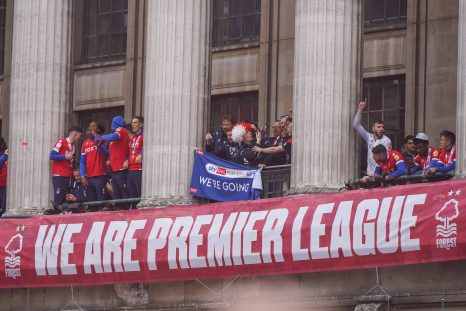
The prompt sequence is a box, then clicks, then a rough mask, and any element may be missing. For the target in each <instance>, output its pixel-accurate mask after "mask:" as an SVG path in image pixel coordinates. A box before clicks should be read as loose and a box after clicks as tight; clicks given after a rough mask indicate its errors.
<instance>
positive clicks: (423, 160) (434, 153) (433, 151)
mask: <svg viewBox="0 0 466 311" xmlns="http://www.w3.org/2000/svg"><path fill="white" fill-rule="evenodd" d="M439 155H440V151H439V150H438V149H437V148H431V147H429V151H428V152H427V155H426V156H424V157H421V155H419V154H418V155H417V156H416V157H415V158H414V163H416V165H418V166H420V167H421V168H422V169H425V168H426V167H428V166H429V165H430V163H432V161H433V160H438V159H439Z"/></svg>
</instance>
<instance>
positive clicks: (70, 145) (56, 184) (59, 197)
mask: <svg viewBox="0 0 466 311" xmlns="http://www.w3.org/2000/svg"><path fill="white" fill-rule="evenodd" d="M81 135H82V130H81V129H80V128H78V127H71V128H70V129H69V130H68V137H67V138H60V139H59V140H58V141H57V142H56V143H55V145H54V146H53V148H52V151H51V152H50V160H51V161H52V183H53V193H54V197H53V202H54V203H55V204H56V205H60V204H62V203H63V202H64V201H65V195H66V194H67V193H68V192H69V189H70V186H71V182H72V180H73V168H74V159H75V155H76V146H75V144H76V143H77V142H78V140H79V139H80V138H81Z"/></svg>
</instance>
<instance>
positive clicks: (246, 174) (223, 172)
mask: <svg viewBox="0 0 466 311" xmlns="http://www.w3.org/2000/svg"><path fill="white" fill-rule="evenodd" d="M205 168H206V170H207V172H208V173H209V174H212V175H216V176H221V177H226V178H254V173H255V171H254V170H236V169H232V168H225V167H221V166H218V165H215V164H212V163H207V164H206V166H205Z"/></svg>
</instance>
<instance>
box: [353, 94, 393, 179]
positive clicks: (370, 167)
mask: <svg viewBox="0 0 466 311" xmlns="http://www.w3.org/2000/svg"><path fill="white" fill-rule="evenodd" d="M366 106H367V101H363V102H360V103H359V107H358V111H357V113H356V115H355V117H354V121H353V127H354V129H355V130H356V132H358V134H359V136H361V137H362V139H363V140H364V141H365V142H366V144H367V174H368V175H369V176H371V175H374V172H375V168H376V167H377V163H376V162H375V161H374V158H373V156H372V149H373V148H374V147H375V146H377V145H383V146H385V148H386V149H387V150H391V149H392V141H391V140H390V138H388V137H387V136H385V135H384V132H385V126H384V123H383V121H381V120H377V121H375V122H374V123H373V125H372V133H369V132H368V131H366V130H365V129H364V127H363V126H362V125H361V117H362V112H363V111H364V109H365V108H366Z"/></svg>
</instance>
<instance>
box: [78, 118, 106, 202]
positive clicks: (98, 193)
mask: <svg viewBox="0 0 466 311" xmlns="http://www.w3.org/2000/svg"><path fill="white" fill-rule="evenodd" d="M103 131H104V128H103V127H102V126H101V125H99V124H98V123H97V122H95V121H93V122H91V123H89V128H88V132H87V133H88V134H89V138H88V139H86V140H85V141H84V143H83V146H82V148H81V161H80V165H79V167H80V174H81V183H82V185H83V186H84V187H85V188H86V190H87V198H88V200H89V201H91V202H92V201H104V200H105V199H106V197H107V193H106V188H105V184H106V181H107V165H106V159H107V157H108V149H107V146H106V145H105V144H100V145H99V146H97V145H96V140H95V139H94V136H95V135H102V133H103ZM92 209H93V208H91V209H90V210H92Z"/></svg>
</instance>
